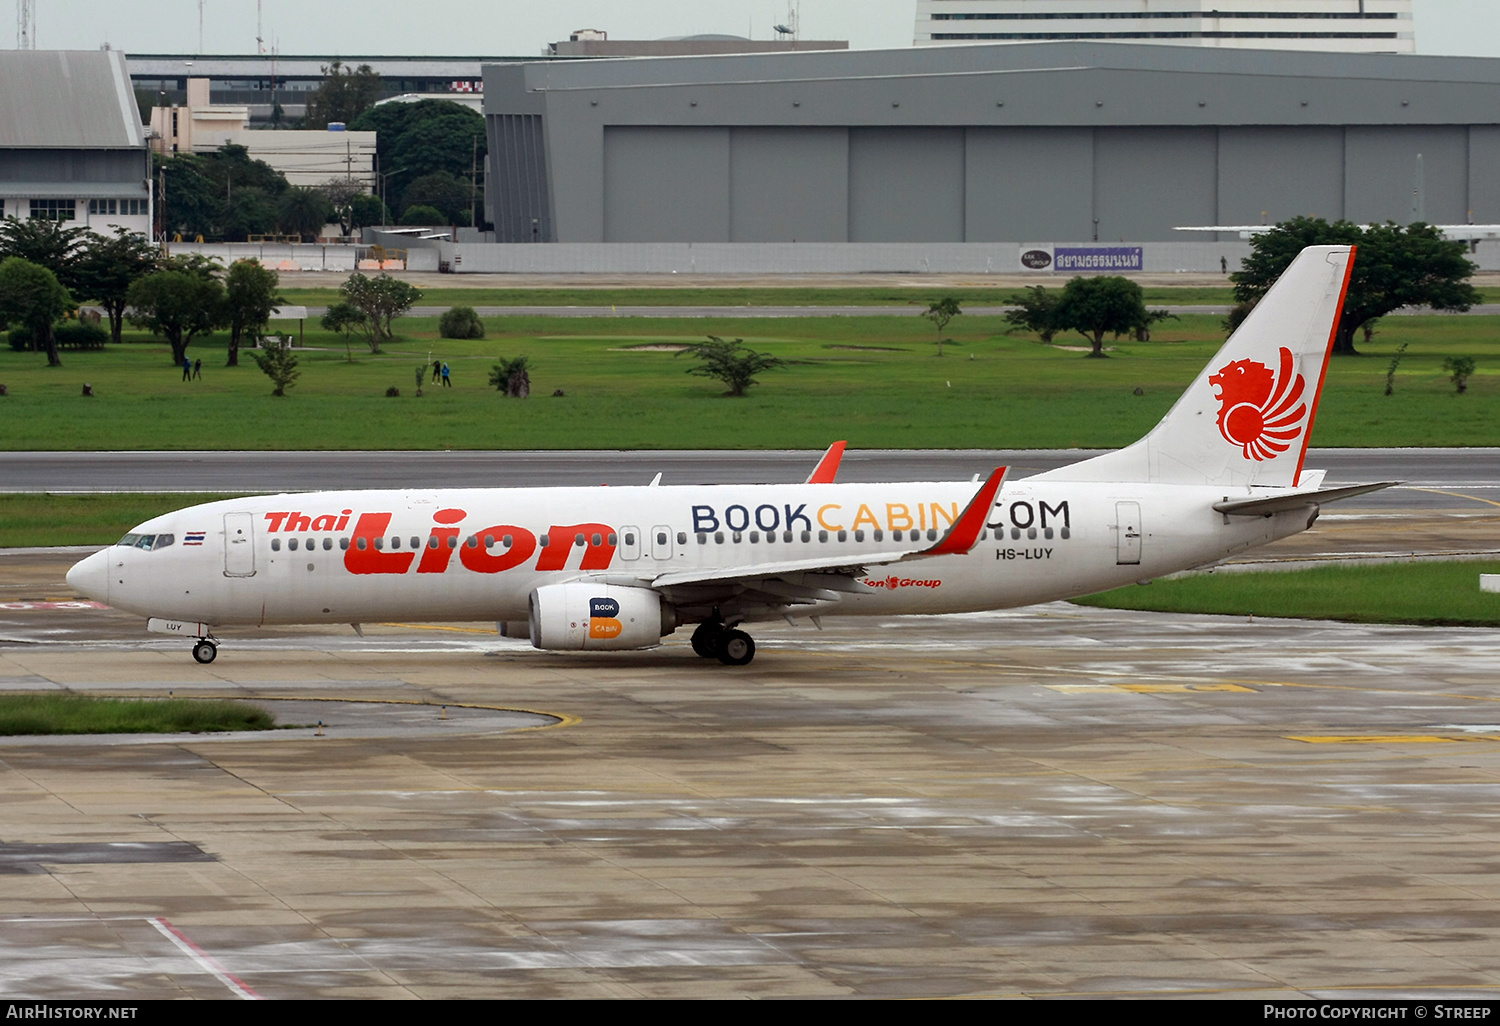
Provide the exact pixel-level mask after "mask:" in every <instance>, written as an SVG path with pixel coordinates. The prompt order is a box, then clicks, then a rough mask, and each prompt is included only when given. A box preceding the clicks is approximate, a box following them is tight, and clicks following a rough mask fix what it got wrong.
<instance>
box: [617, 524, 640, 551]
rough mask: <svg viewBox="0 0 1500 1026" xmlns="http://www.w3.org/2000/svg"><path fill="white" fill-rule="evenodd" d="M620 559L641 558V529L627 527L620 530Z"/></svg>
mask: <svg viewBox="0 0 1500 1026" xmlns="http://www.w3.org/2000/svg"><path fill="white" fill-rule="evenodd" d="M620 558H621V559H640V558H641V529H640V528H639V527H630V526H628V525H627V526H625V527H622V528H620Z"/></svg>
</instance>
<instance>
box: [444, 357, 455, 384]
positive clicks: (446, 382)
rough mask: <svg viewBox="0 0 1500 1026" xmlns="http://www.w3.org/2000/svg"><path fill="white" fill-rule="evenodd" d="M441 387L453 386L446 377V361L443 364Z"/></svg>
mask: <svg viewBox="0 0 1500 1026" xmlns="http://www.w3.org/2000/svg"><path fill="white" fill-rule="evenodd" d="M443 387H444V388H452V387H453V382H452V381H450V380H449V379H448V365H447V364H446V363H445V364H443Z"/></svg>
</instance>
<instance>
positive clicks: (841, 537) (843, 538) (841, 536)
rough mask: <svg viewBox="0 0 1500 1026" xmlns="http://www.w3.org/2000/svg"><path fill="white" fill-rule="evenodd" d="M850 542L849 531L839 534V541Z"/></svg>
mask: <svg viewBox="0 0 1500 1026" xmlns="http://www.w3.org/2000/svg"><path fill="white" fill-rule="evenodd" d="M848 540H849V532H848V531H840V532H839V541H848Z"/></svg>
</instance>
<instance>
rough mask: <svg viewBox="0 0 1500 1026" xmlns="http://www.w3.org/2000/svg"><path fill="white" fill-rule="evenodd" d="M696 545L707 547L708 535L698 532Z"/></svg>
mask: <svg viewBox="0 0 1500 1026" xmlns="http://www.w3.org/2000/svg"><path fill="white" fill-rule="evenodd" d="M698 544H699V545H707V544H708V535H706V534H704V533H703V532H702V531H699V532H698Z"/></svg>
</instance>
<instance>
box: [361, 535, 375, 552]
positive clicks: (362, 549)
mask: <svg viewBox="0 0 1500 1026" xmlns="http://www.w3.org/2000/svg"><path fill="white" fill-rule="evenodd" d="M379 540H380V539H378V538H377V539H376V541H379ZM356 544H358V546H359V550H360V551H361V552H363V551H364V550H365V549H366V548H368V547H369V543H368V541H367V540H366V539H364V538H360V539H359V540H358V542H357V543H356Z"/></svg>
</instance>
